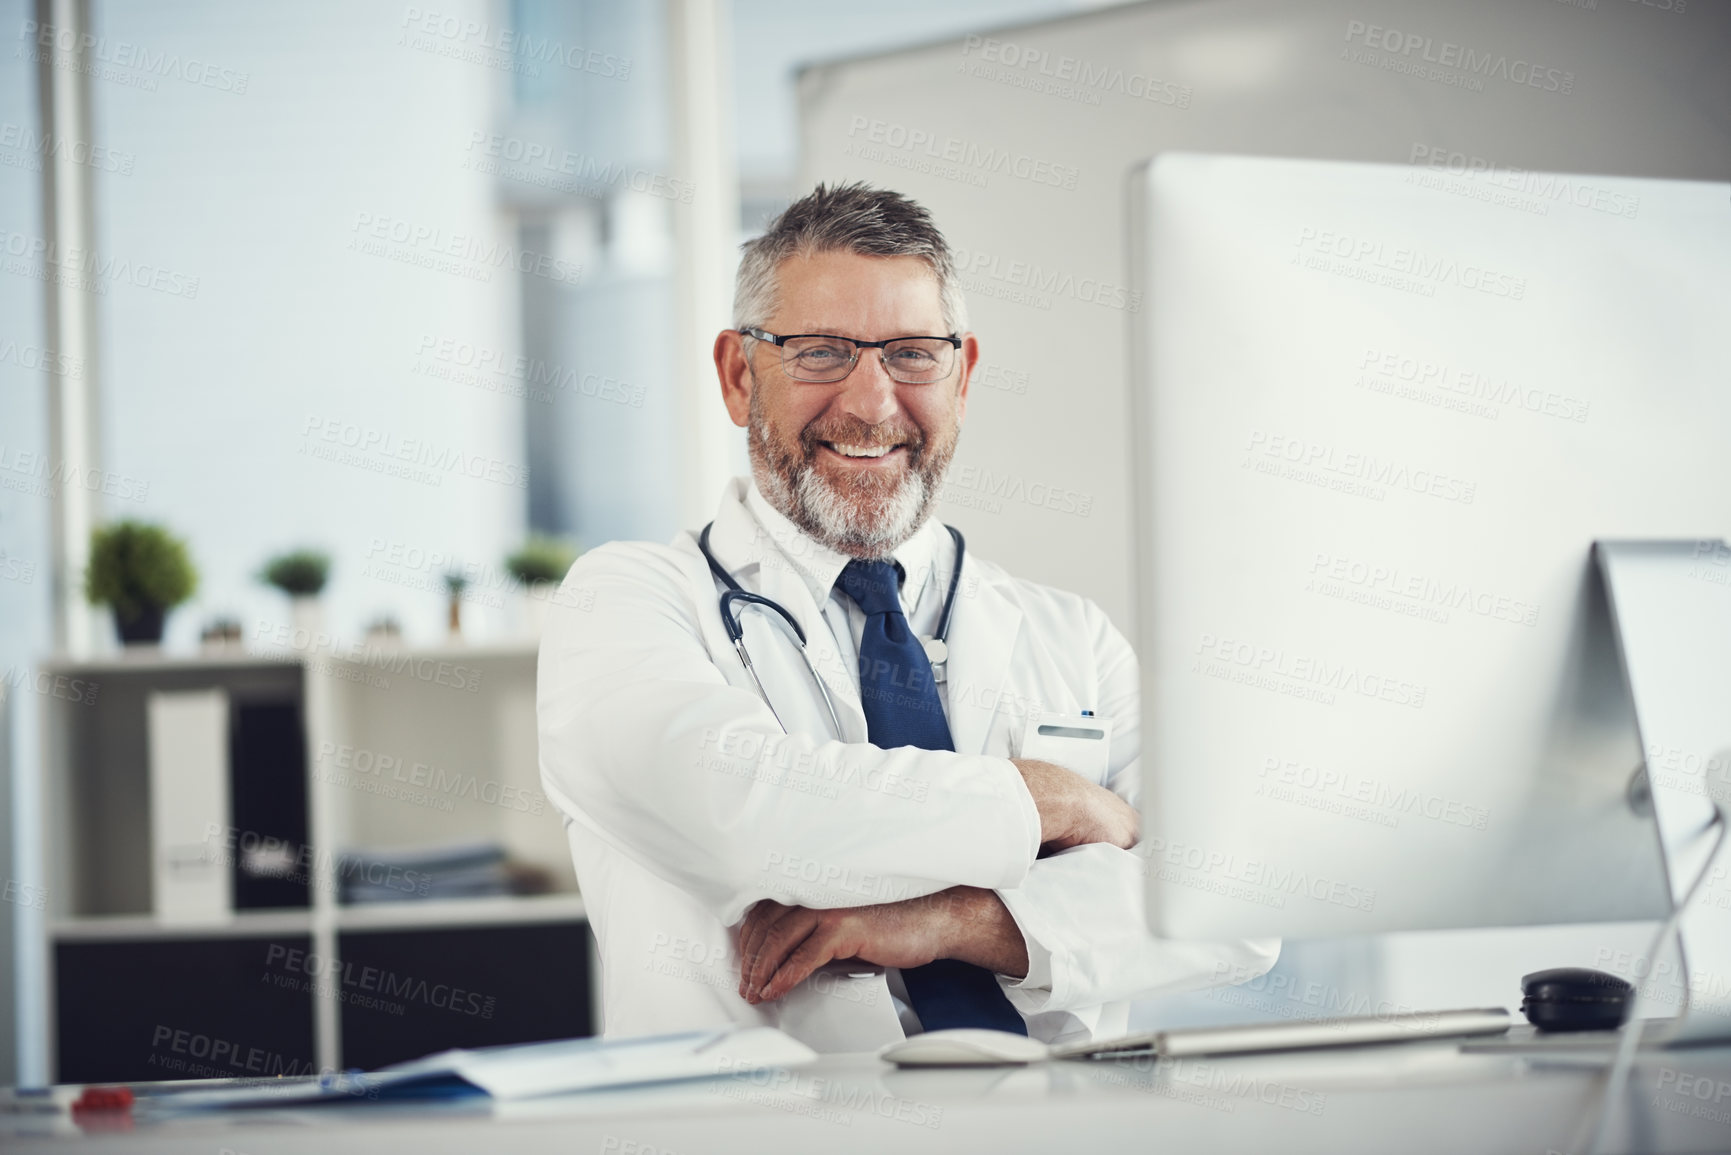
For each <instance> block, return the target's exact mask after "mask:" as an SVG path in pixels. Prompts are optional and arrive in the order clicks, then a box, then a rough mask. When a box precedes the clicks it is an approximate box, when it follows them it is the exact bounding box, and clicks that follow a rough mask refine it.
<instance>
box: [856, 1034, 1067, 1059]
mask: <svg viewBox="0 0 1731 1155" xmlns="http://www.w3.org/2000/svg"><path fill="white" fill-rule="evenodd" d="M1046 1057H1047V1051H1046V1044H1045V1043H1041V1042H1036V1041H1035V1040H1033V1039H1030V1038H1028V1037H1027V1036H1026V1035H1017V1034H1012V1033H1011V1032H1009V1031H988V1030H984V1029H982V1028H980V1027H951V1028H949V1029H948V1030H942V1031H927V1032H925V1033H924V1034H920V1035H914V1036H912V1037H911V1038H906V1039H903V1040H901V1041H900V1042H896V1043H891V1044H890V1045H889V1046H887V1047H885V1048H884V1049H883V1050H881V1051H879V1052H878V1058H880V1059H886V1060H888V1061H889V1062H892V1063H894V1064H895V1065H896V1066H898V1067H1005V1066H1017V1065H1020V1064H1023V1063H1037V1062H1039V1061H1040V1060H1041V1059H1044V1058H1046Z"/></svg>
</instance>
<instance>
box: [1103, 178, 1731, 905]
mask: <svg viewBox="0 0 1731 1155" xmlns="http://www.w3.org/2000/svg"><path fill="white" fill-rule="evenodd" d="M1728 192H1731V190H1728V188H1727V186H1726V185H1723V184H1709V183H1700V182H1684V181H1663V180H1649V179H1632V178H1624V177H1610V176H1575V175H1559V174H1549V173H1533V172H1521V171H1518V170H1497V169H1493V168H1483V167H1480V168H1471V167H1469V166H1467V165H1465V164H1464V163H1463V164H1462V165H1461V166H1460V167H1459V171H1453V170H1450V169H1448V168H1447V166H1446V164H1445V166H1444V167H1443V168H1442V169H1437V168H1433V167H1429V166H1412V167H1408V166H1398V165H1375V164H1357V163H1340V162H1330V161H1312V160H1294V159H1269V158H1252V157H1237V156H1206V155H1196V154H1166V155H1162V156H1161V157H1159V158H1157V159H1155V160H1153V161H1151V162H1149V163H1148V164H1147V165H1146V166H1145V167H1144V168H1143V169H1141V170H1140V171H1139V172H1137V173H1136V174H1134V179H1133V181H1132V191H1131V196H1130V201H1131V232H1132V242H1131V245H1132V251H1131V262H1132V264H1133V266H1134V267H1135V271H1136V274H1137V276H1138V279H1139V280H1140V283H1141V286H1142V288H1143V290H1144V294H1145V295H1144V300H1145V302H1146V305H1145V308H1144V309H1143V311H1142V312H1141V313H1140V314H1139V315H1138V316H1137V317H1136V318H1134V319H1133V320H1134V331H1133V335H1132V340H1133V343H1134V346H1135V357H1134V361H1135V364H1136V380H1135V382H1134V400H1133V410H1134V421H1133V428H1134V434H1133V436H1134V449H1133V452H1134V457H1135V464H1136V469H1137V479H1136V486H1137V506H1136V513H1135V534H1136V538H1137V565H1138V573H1137V581H1136V585H1137V591H1138V593H1137V596H1138V599H1139V601H1138V606H1137V610H1138V614H1137V622H1136V634H1137V641H1138V652H1139V653H1140V655H1141V659H1142V673H1143V685H1144V690H1143V710H1144V713H1143V729H1142V734H1143V754H1142V767H1143V780H1144V782H1143V793H1142V799H1143V803H1142V804H1143V823H1144V827H1143V829H1144V838H1145V850H1146V851H1147V853H1148V874H1149V883H1150V885H1149V887H1148V895H1149V914H1150V925H1151V927H1152V928H1153V929H1154V931H1155V933H1157V934H1161V935H1165V936H1170V937H1175V938H1223V937H1237V936H1252V935H1270V934H1280V935H1285V936H1293V937H1314V936H1332V935H1356V934H1368V933H1373V932H1382V931H1390V930H1404V929H1442V928H1452V927H1487V926H1503V925H1522V924H1536V923H1582V922H1599V921H1613V920H1614V921H1626V920H1645V919H1660V918H1663V917H1664V916H1665V915H1666V913H1667V912H1668V911H1669V910H1670V908H1671V892H1670V888H1669V886H1668V883H1667V879H1666V874H1665V870H1664V862H1663V858H1662V854H1661V847H1660V841H1659V837H1658V835H1657V833H1656V831H1655V825H1654V822H1653V819H1652V817H1651V811H1650V808H1648V807H1645V806H1643V805H1641V804H1640V802H1639V800H1637V801H1636V802H1634V803H1632V802H1631V786H1632V780H1633V779H1636V778H1638V775H1637V773H1636V772H1637V771H1638V770H1640V768H1641V767H1642V766H1643V764H1645V766H1646V767H1647V768H1648V771H1649V772H1650V774H1651V776H1652V781H1653V782H1654V783H1661V782H1664V781H1665V779H1666V776H1667V775H1668V774H1669V775H1673V776H1686V777H1687V779H1688V782H1689V783H1693V784H1698V786H1697V788H1698V789H1699V790H1700V791H1702V792H1704V794H1706V795H1707V796H1710V797H1717V798H1719V799H1721V800H1722V801H1725V802H1731V730H1728V729H1727V728H1726V726H1725V725H1723V724H1720V725H1719V729H1718V730H1717V731H1716V732H1717V733H1718V734H1720V735H1721V736H1723V737H1725V738H1727V741H1726V743H1725V746H1726V748H1725V749H1720V748H1718V746H1717V745H1715V744H1714V743H1712V742H1710V741H1707V740H1706V739H1703V738H1702V737H1701V736H1700V733H1701V732H1697V733H1696V734H1694V735H1692V736H1690V737H1689V738H1688V739H1687V740H1686V741H1678V740H1674V739H1673V734H1674V733H1681V731H1671V730H1668V729H1666V728H1664V727H1663V726H1660V727H1658V728H1653V727H1649V728H1648V730H1647V731H1646V732H1645V733H1643V734H1641V735H1640V736H1638V735H1637V730H1636V719H1635V716H1634V711H1633V709H1632V707H1631V702H1630V695H1629V690H1628V686H1627V684H1626V681H1625V675H1624V672H1623V670H1622V668H1621V666H1620V663H1619V656H1618V648H1617V643H1616V638H1615V636H1614V634H1613V631H1612V628H1611V623H1610V621H1609V620H1608V617H1607V613H1606V606H1605V600H1604V591H1603V588H1602V584H1603V583H1602V578H1601V575H1600V572H1599V569H1598V567H1597V566H1596V565H1595V563H1594V556H1593V544H1594V542H1595V541H1599V540H1606V539H1687V540H1691V541H1698V542H1700V543H1701V544H1700V545H1699V546H1698V547H1696V549H1697V552H1696V554H1695V556H1694V559H1693V563H1692V568H1689V563H1686V565H1685V570H1684V571H1677V570H1675V569H1673V570H1672V571H1671V572H1672V573H1673V574H1676V575H1679V576H1678V580H1693V581H1695V582H1697V583H1699V588H1698V589H1695V587H1690V588H1691V589H1692V590H1694V592H1695V593H1697V594H1699V595H1700V596H1701V597H1704V598H1707V599H1708V602H1707V603H1703V604H1710V606H1717V605H1718V604H1719V603H1717V602H1713V601H1712V599H1714V598H1717V597H1723V598H1726V599H1731V550H1726V549H1725V548H1724V547H1723V546H1722V545H1719V544H1717V539H1720V538H1722V537H1725V536H1728V535H1731V195H1728ZM1725 604H1726V605H1731V602H1727V603H1725ZM1721 620H1722V621H1724V620H1731V618H1727V617H1724V616H1722V617H1721ZM1702 645H1703V651H1702V652H1703V654H1711V653H1716V655H1717V657H1716V658H1713V659H1712V660H1713V661H1716V662H1717V663H1718V665H1719V667H1720V668H1722V669H1724V670H1727V671H1731V639H1727V638H1718V639H1716V640H1715V639H1711V638H1708V637H1703V639H1702ZM1722 713H1723V715H1724V716H1725V717H1726V718H1728V719H1731V706H1723V708H1722ZM1709 731H1711V727H1709ZM1643 743H1645V746H1646V749H1645V750H1643V748H1642V747H1643ZM1636 785H1637V786H1638V783H1637V784H1636ZM1723 862H1724V859H1723V858H1721V864H1723ZM1715 885H1717V886H1718V887H1719V888H1720V891H1721V894H1720V897H1717V898H1715V897H1713V896H1708V897H1709V902H1710V905H1709V912H1711V910H1712V909H1713V907H1712V906H1711V903H1717V902H1721V901H1723V902H1724V904H1725V908H1726V909H1725V910H1724V911H1721V912H1720V917H1722V918H1724V919H1727V920H1731V889H1727V888H1726V887H1725V885H1724V883H1723V882H1722V881H1720V880H1715Z"/></svg>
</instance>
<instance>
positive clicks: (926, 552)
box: [745, 481, 948, 612]
mask: <svg viewBox="0 0 1731 1155" xmlns="http://www.w3.org/2000/svg"><path fill="white" fill-rule="evenodd" d="M745 507H746V509H748V510H750V511H751V515H752V517H754V518H755V519H756V520H757V524H758V525H760V526H762V527H763V530H764V532H765V533H767V534H768V535H769V538H770V540H771V541H772V542H774V543H775V547H776V549H777V550H778V551H779V552H780V553H781V555H782V556H783V557H784V558H786V559H787V564H788V565H789V566H791V567H792V568H793V570H794V572H795V573H797V574H798V575H799V577H800V580H801V581H803V582H804V583H805V585H806V588H807V589H809V590H810V591H811V597H812V601H814V602H815V603H817V604H818V605H820V606H821V605H823V604H824V603H825V602H826V601H828V600H829V595H830V591H831V590H832V589H834V588H835V583H836V579H837V578H839V577H841V571H842V570H843V569H845V568H847V563H848V562H850V561H852V560H853V558H852V557H850V556H848V555H847V554H845V553H841V552H840V551H838V550H833V549H831V548H830V547H829V546H827V545H824V544H823V543H822V542H820V541H818V540H817V539H816V538H814V537H812V536H811V535H810V534H808V533H806V532H805V531H804V530H802V529H800V528H799V527H798V526H797V525H795V524H793V522H792V521H790V520H788V518H787V517H786V515H784V514H783V513H782V512H781V511H780V510H778V509H776V508H775V507H774V506H772V505H770V504H769V501H768V499H767V498H765V497H764V496H763V494H762V493H761V492H759V491H758V488H757V483H756V482H755V481H753V482H752V483H751V485H749V486H748V487H747V488H746V492H745ZM940 534H941V535H943V536H944V538H945V539H946V540H947V538H948V534H947V533H946V532H945V531H944V529H943V527H942V526H941V525H939V524H938V521H937V519H935V518H928V519H927V521H926V523H925V524H924V525H922V526H921V527H920V528H919V530H918V531H917V532H916V533H915V534H914V535H913V536H912V537H910V538H909V539H908V540H906V541H904V542H902V544H901V545H899V546H897V547H896V548H895V549H894V550H893V551H892V552H891V553H890V559H891V560H892V561H895V562H897V563H899V564H900V565H901V569H902V579H903V580H902V597H903V602H902V609H903V611H904V612H912V610H913V608H914V606H913V604H911V603H913V602H917V601H918V599H919V594H920V593H921V591H923V590H924V589H925V587H926V584H927V582H928V581H929V580H930V578H931V575H932V567H933V565H934V564H936V562H937V561H938V553H939V545H940V542H939V535H940Z"/></svg>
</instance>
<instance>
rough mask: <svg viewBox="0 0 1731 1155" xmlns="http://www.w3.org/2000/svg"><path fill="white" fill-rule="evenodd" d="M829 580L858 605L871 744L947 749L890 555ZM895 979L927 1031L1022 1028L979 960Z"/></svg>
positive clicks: (862, 688) (851, 566) (935, 965)
mask: <svg viewBox="0 0 1731 1155" xmlns="http://www.w3.org/2000/svg"><path fill="white" fill-rule="evenodd" d="M836 584H837V585H839V586H841V588H842V591H843V592H844V593H846V594H847V596H848V597H850V598H852V599H853V600H854V602H855V604H856V605H858V606H859V608H860V609H861V610H863V611H864V612H865V619H866V620H865V632H864V633H863V634H862V635H861V636H860V646H859V693H860V704H861V705H862V706H863V707H864V708H865V716H866V736H867V737H868V738H869V739H870V740H871V743H872V745H874V746H877V747H880V748H881V749H884V750H893V749H895V748H896V747H898V746H918V747H919V748H920V749H922V750H954V749H955V748H956V744H955V741H954V739H952V738H951V737H950V724H949V722H948V721H947V720H946V719H945V718H944V708H943V703H941V702H939V701H938V689H937V686H936V685H934V684H933V682H932V663H931V661H930V659H928V658H927V657H926V651H925V647H924V646H922V645H921V644H920V640H919V639H918V638H917V637H915V636H914V632H913V631H912V630H910V629H909V628H908V619H907V617H906V616H905V615H904V614H903V613H902V603H901V598H900V597H899V596H898V595H897V592H896V586H897V580H896V567H895V565H894V563H892V562H887V561H850V562H848V564H847V568H846V569H844V570H842V571H841V578H840V579H839V580H838V581H837V583H836ZM902 983H903V985H904V986H906V987H907V991H908V999H909V1001H910V1002H912V1003H913V1008H914V1013H915V1014H916V1015H918V1016H919V1017H920V1025H921V1026H923V1027H924V1028H925V1029H926V1030H928V1031H936V1030H942V1029H943V1028H945V1027H990V1028H993V1029H994V1030H999V1031H1014V1032H1015V1033H1016V1034H1018V1035H1026V1034H1027V1033H1028V1025H1027V1024H1026V1023H1024V1022H1023V1021H1022V1016H1021V1015H1020V1014H1018V1013H1017V1011H1016V1008H1015V1007H1012V1006H1011V1005H1010V1000H1009V999H1008V998H1006V997H1005V996H1004V991H1003V988H1002V987H1000V986H999V985H998V980H997V977H996V976H995V975H993V974H992V972H991V971H989V970H986V969H985V968H984V967H977V966H975V965H974V964H972V963H966V962H962V961H960V960H959V959H939V960H937V961H936V962H931V963H927V964H926V965H925V966H920V967H908V968H906V969H904V970H903V971H902Z"/></svg>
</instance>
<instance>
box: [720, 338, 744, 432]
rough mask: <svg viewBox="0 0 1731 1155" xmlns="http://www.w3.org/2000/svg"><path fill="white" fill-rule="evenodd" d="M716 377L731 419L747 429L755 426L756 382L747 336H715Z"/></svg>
mask: <svg viewBox="0 0 1731 1155" xmlns="http://www.w3.org/2000/svg"><path fill="white" fill-rule="evenodd" d="M715 375H716V376H717V377H718V378H720V379H721V400H722V403H723V404H725V405H726V406H727V415H728V416H729V417H731V418H733V423H734V424H735V425H737V426H739V427H740V428H741V429H744V428H745V427H746V426H747V425H749V424H750V423H751V386H752V380H751V364H750V362H748V361H747V360H746V359H745V335H744V334H743V333H740V332H738V331H737V330H734V329H723V330H722V331H721V332H719V333H717V334H716V335H715Z"/></svg>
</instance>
